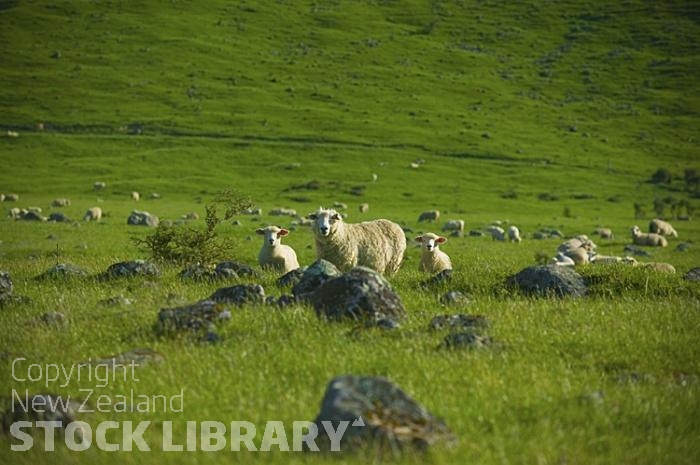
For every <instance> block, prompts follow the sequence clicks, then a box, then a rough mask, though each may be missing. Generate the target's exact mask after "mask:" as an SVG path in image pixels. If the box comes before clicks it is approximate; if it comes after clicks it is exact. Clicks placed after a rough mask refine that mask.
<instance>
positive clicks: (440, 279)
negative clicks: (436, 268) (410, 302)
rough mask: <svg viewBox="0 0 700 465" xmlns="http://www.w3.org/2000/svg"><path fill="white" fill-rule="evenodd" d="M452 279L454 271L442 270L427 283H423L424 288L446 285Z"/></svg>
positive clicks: (427, 280) (426, 281)
mask: <svg viewBox="0 0 700 465" xmlns="http://www.w3.org/2000/svg"><path fill="white" fill-rule="evenodd" d="M451 279H452V270H442V271H441V272H439V273H438V274H436V275H434V276H431V277H430V278H428V279H426V280H425V281H423V282H421V283H420V285H421V286H422V287H430V286H435V285H437V284H444V283H446V282H448V281H450V280H451Z"/></svg>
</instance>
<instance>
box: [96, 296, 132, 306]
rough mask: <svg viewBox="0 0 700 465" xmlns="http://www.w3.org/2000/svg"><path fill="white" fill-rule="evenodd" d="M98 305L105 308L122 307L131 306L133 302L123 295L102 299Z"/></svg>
mask: <svg viewBox="0 0 700 465" xmlns="http://www.w3.org/2000/svg"><path fill="white" fill-rule="evenodd" d="M98 303H99V304H100V305H103V306H105V307H119V306H122V305H131V304H132V303H133V302H132V301H131V299H127V298H126V297H124V296H123V295H117V296H113V297H108V298H106V299H102V300H100V301H99V302H98Z"/></svg>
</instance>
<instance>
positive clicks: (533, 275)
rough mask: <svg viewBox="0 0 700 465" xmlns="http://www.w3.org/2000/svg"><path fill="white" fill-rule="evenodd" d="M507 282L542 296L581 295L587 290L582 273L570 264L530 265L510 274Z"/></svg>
mask: <svg viewBox="0 0 700 465" xmlns="http://www.w3.org/2000/svg"><path fill="white" fill-rule="evenodd" d="M506 284H507V285H508V286H511V287H516V288H518V289H520V290H521V291H522V292H523V293H525V294H529V295H534V296H540V297H549V296H556V297H566V296H570V297H581V296H584V295H586V292H587V288H586V283H585V282H584V280H583V278H582V277H581V275H579V274H578V273H577V272H576V271H574V269H573V268H572V267H568V266H554V265H538V266H529V267H527V268H525V269H524V270H522V271H520V272H519V273H517V274H515V275H513V276H510V277H509V278H508V279H507V280H506Z"/></svg>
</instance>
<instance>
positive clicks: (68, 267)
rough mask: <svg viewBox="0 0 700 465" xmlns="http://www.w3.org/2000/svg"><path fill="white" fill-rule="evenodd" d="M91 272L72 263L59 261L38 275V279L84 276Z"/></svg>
mask: <svg viewBox="0 0 700 465" xmlns="http://www.w3.org/2000/svg"><path fill="white" fill-rule="evenodd" d="M88 274H89V273H88V271H87V270H85V269H83V268H80V267H79V266H76V265H73V264H72V263H59V264H57V265H54V266H52V267H51V268H49V269H48V270H46V271H44V272H43V273H42V274H40V275H39V276H37V277H36V279H38V280H48V279H66V278H84V277H85V276H87V275H88Z"/></svg>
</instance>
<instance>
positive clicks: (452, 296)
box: [440, 291, 470, 306]
mask: <svg viewBox="0 0 700 465" xmlns="http://www.w3.org/2000/svg"><path fill="white" fill-rule="evenodd" d="M440 303H441V304H443V305H452V306H464V305H469V304H470V300H469V297H467V296H466V295H464V294H463V293H461V292H460V291H450V292H448V293H446V294H444V295H443V296H442V297H440Z"/></svg>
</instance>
